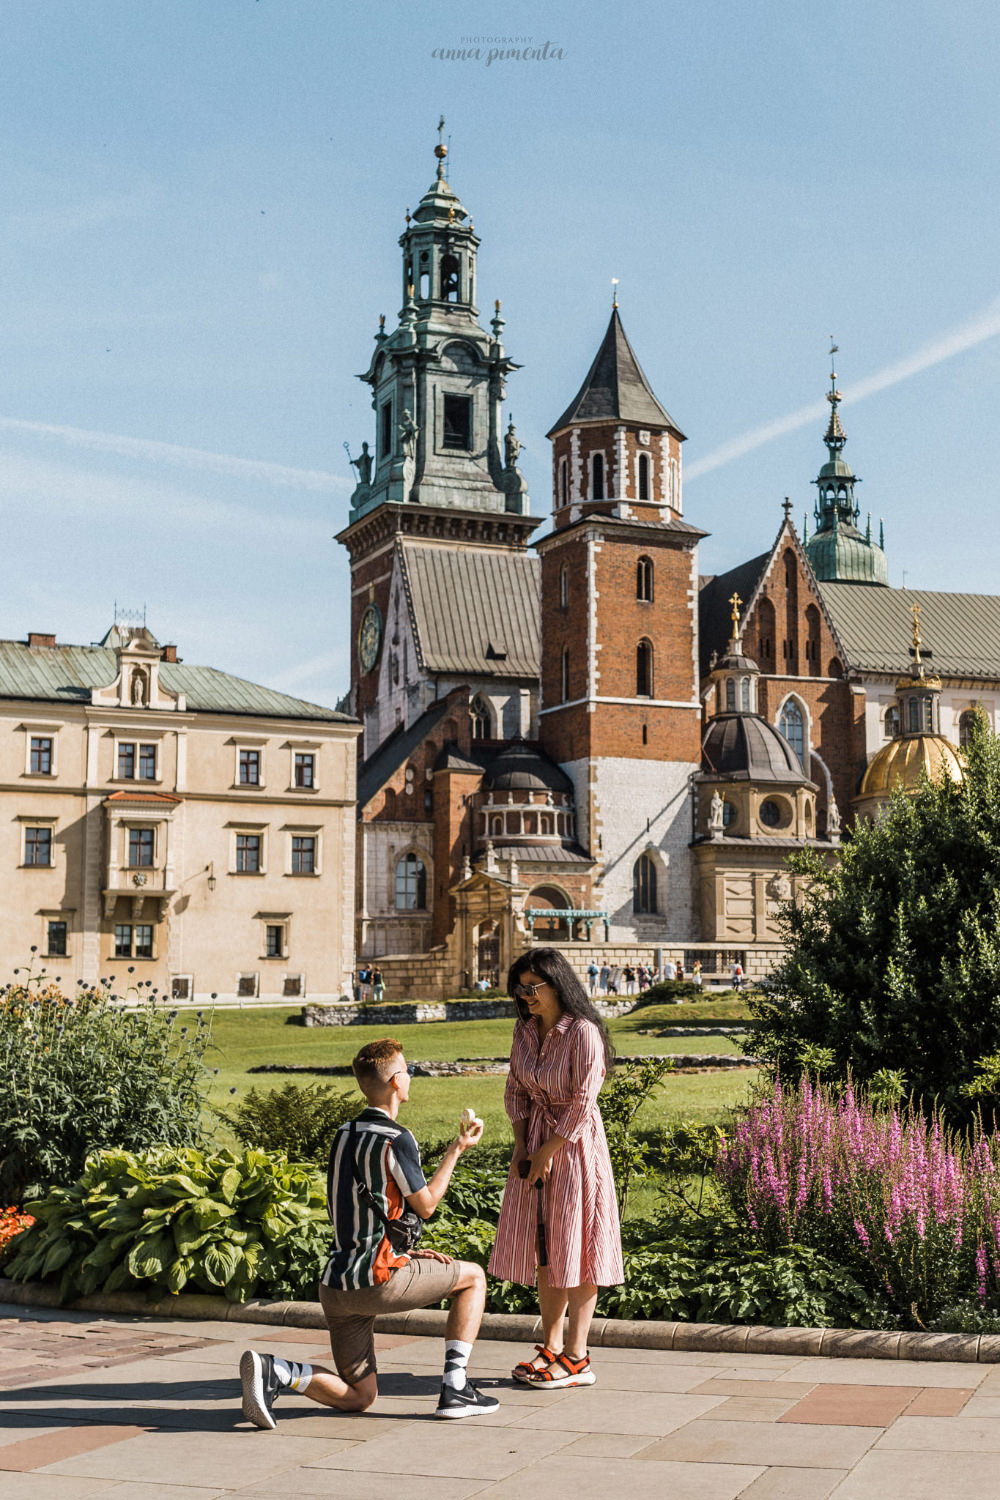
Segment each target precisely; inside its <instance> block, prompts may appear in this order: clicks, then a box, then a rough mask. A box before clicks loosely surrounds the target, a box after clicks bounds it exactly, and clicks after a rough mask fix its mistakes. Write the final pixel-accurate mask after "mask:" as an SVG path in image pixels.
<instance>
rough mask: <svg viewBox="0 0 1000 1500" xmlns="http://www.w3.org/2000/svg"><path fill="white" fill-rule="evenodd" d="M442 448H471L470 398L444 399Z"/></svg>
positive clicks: (447, 397) (452, 397)
mask: <svg viewBox="0 0 1000 1500" xmlns="http://www.w3.org/2000/svg"><path fill="white" fill-rule="evenodd" d="M441 446H442V448H464V449H469V448H471V447H472V397H471V396H452V395H449V394H448V393H446V394H445V398H444V432H443V433H442V437H441Z"/></svg>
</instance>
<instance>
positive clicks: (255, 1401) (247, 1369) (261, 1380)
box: [240, 1349, 281, 1429]
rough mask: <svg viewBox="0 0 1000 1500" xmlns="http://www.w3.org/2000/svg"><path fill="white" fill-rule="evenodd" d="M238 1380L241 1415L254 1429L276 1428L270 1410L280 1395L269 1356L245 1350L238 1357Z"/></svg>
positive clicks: (252, 1350)
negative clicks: (240, 1389)
mask: <svg viewBox="0 0 1000 1500" xmlns="http://www.w3.org/2000/svg"><path fill="white" fill-rule="evenodd" d="M240 1380H241V1382H242V1384H243V1415H244V1416H245V1417H246V1419H247V1421H248V1422H252V1423H253V1424H254V1426H255V1427H264V1428H267V1429H270V1428H272V1427H275V1426H277V1423H276V1422H275V1420H274V1412H273V1411H272V1410H271V1408H272V1407H273V1406H274V1403H275V1401H277V1399H278V1396H279V1395H280V1393H281V1386H280V1385H279V1383H278V1377H277V1375H275V1373H274V1360H273V1358H272V1357H271V1355H270V1354H258V1353H257V1351H256V1349H246V1350H245V1351H244V1352H243V1354H242V1355H241V1356H240Z"/></svg>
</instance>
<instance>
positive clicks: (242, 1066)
mask: <svg viewBox="0 0 1000 1500" xmlns="http://www.w3.org/2000/svg"><path fill="white" fill-rule="evenodd" d="M709 1003H710V1002H709ZM695 1008H696V1007H695V1006H684V1007H680V1006H677V1007H674V1006H655V1007H654V1006H650V1007H648V1008H647V1009H646V1010H644V1011H642V1010H641V1011H638V1012H637V1013H636V1015H635V1016H628V1017H625V1018H623V1019H622V1020H617V1021H613V1022H611V1033H612V1037H613V1038H614V1042H615V1046H616V1047H617V1048H618V1049H619V1051H621V1052H625V1053H629V1054H639V1053H643V1054H645V1053H651V1052H652V1053H656V1052H661V1053H665V1052H733V1051H737V1050H739V1044H738V1043H737V1044H734V1043H733V1042H732V1041H731V1040H730V1039H729V1038H728V1037H699V1036H690V1037H656V1036H648V1037H647V1036H639V1035H637V1031H638V1029H639V1028H640V1027H649V1028H650V1029H655V1028H656V1027H657V1026H659V1025H661V1024H664V1014H666V1017H667V1018H668V1019H667V1022H666V1024H674V1023H673V1013H674V1012H675V1011H680V1010H682V1009H683V1010H684V1011H685V1012H690V1011H693V1010H694V1009H695ZM698 1008H700V1007H698ZM291 1016H296V1019H297V1013H296V1012H294V1011H289V1010H285V1009H277V1008H276V1009H274V1010H271V1009H264V1010H253V1011H236V1010H225V1011H218V1012H217V1013H216V1015H215V1017H214V1019H213V1023H212V1034H213V1038H214V1042H215V1046H214V1048H213V1049H212V1050H211V1051H210V1052H209V1053H208V1055H207V1057H206V1061H207V1062H208V1064H209V1065H210V1066H211V1067H213V1068H218V1069H219V1072H218V1075H217V1076H216V1077H214V1078H213V1080H212V1088H211V1092H210V1095H209V1104H210V1105H214V1106H220V1107H223V1108H225V1107H226V1106H227V1105H230V1104H232V1103H233V1102H234V1096H233V1094H232V1093H231V1092H230V1091H231V1090H233V1089H235V1091H236V1097H239V1096H240V1095H242V1094H244V1093H245V1092H246V1091H247V1089H249V1088H257V1089H260V1090H264V1089H268V1088H273V1087H277V1086H280V1085H281V1084H282V1083H284V1082H286V1081H287V1080H288V1078H289V1076H290V1075H288V1074H281V1073H277V1074H268V1073H257V1074H253V1073H250V1072H249V1071H248V1070H249V1069H250V1068H251V1067H254V1066H255V1065H259V1064H261V1063H267V1062H274V1063H314V1064H317V1065H327V1064H336V1063H348V1062H350V1060H351V1058H352V1057H353V1056H354V1054H355V1053H356V1052H357V1051H358V1049H359V1048H360V1047H363V1046H364V1044H365V1042H369V1041H373V1040H374V1039H375V1038H376V1037H379V1036H384V1035H385V1034H386V1029H387V1028H386V1027H384V1026H344V1027H339V1026H337V1027H333V1026H331V1027H322V1026H315V1027H305V1026H299V1025H290V1024H289V1017H291ZM700 1019H705V1018H704V1017H701V1018H700ZM511 1029H512V1023H511V1022H510V1021H504V1020H499V1021H429V1022H425V1023H423V1024H422V1025H411V1026H394V1027H393V1028H392V1029H391V1031H392V1035H393V1036H395V1037H396V1038H397V1039H398V1040H399V1042H400V1043H401V1044H402V1046H403V1048H404V1050H405V1052H406V1055H407V1057H408V1058H409V1059H410V1060H414V1059H431V1058H433V1059H437V1060H440V1061H453V1060H455V1059H457V1058H467V1057H505V1056H506V1055H507V1053H508V1052H509V1050H510V1037H511ZM316 1076H317V1075H316V1074H308V1073H307V1074H305V1075H303V1077H302V1081H303V1082H311V1081H315V1080H316ZM755 1077H756V1072H755V1071H749V1070H748V1071H742V1070H741V1071H738V1072H736V1071H734V1072H731V1073H729V1072H726V1073H723V1072H717V1073H692V1074H677V1075H676V1076H673V1077H669V1078H668V1079H667V1081H666V1084H665V1085H664V1087H663V1089H662V1091H661V1092H660V1094H659V1096H658V1097H657V1099H656V1100H654V1101H653V1102H652V1103H651V1104H650V1105H648V1106H647V1107H646V1109H645V1110H644V1111H643V1115H642V1118H641V1123H642V1124H643V1125H656V1124H660V1123H666V1122H667V1121H669V1120H673V1119H678V1118H697V1119H702V1120H717V1119H720V1118H721V1117H722V1116H723V1115H724V1114H725V1112H726V1111H727V1110H728V1109H729V1108H731V1107H732V1105H734V1104H736V1103H738V1102H740V1100H742V1099H743V1098H744V1097H745V1096H746V1094H747V1091H748V1089H749V1087H750V1084H751V1081H752V1080H753V1079H754V1078H755ZM328 1081H329V1082H330V1083H331V1084H332V1085H333V1086H334V1087H335V1088H344V1089H349V1088H353V1082H352V1080H351V1079H350V1078H349V1077H345V1078H338V1077H334V1078H331V1079H329V1080H328ZM503 1091H504V1080H503V1078H415V1079H414V1080H413V1083H412V1086H411V1093H410V1103H409V1105H408V1106H407V1109H406V1123H407V1125H408V1126H409V1127H410V1129H412V1131H413V1133H414V1134H415V1135H416V1136H417V1138H418V1139H420V1140H423V1141H433V1140H440V1139H442V1138H444V1137H447V1136H450V1135H453V1134H454V1132H455V1130H456V1128H457V1124H458V1119H459V1116H460V1115H461V1113H462V1110H463V1109H464V1108H465V1106H466V1105H469V1106H470V1107H471V1108H473V1109H475V1111H476V1113H477V1114H479V1115H481V1116H482V1117H483V1119H484V1121H485V1122H486V1130H487V1136H488V1138H489V1139H492V1140H508V1139H510V1125H509V1122H508V1120H507V1116H506V1115H505V1114H504V1109H503ZM215 1130H216V1135H217V1138H218V1140H219V1142H220V1144H224V1143H228V1142H230V1141H231V1140H232V1137H231V1135H230V1132H229V1130H228V1128H227V1127H226V1126H225V1125H222V1124H221V1123H219V1122H215Z"/></svg>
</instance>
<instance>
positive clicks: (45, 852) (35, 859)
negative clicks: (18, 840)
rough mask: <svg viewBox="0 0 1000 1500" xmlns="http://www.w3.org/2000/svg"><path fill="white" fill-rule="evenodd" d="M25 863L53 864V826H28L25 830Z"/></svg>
mask: <svg viewBox="0 0 1000 1500" xmlns="http://www.w3.org/2000/svg"><path fill="white" fill-rule="evenodd" d="M24 863H25V864H26V865H51V864H52V829H51V828H26V829H25V830H24Z"/></svg>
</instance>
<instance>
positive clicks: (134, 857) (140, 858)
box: [128, 828, 154, 870]
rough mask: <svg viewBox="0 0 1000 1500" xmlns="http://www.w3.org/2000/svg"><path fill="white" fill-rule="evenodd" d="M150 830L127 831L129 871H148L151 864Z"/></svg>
mask: <svg viewBox="0 0 1000 1500" xmlns="http://www.w3.org/2000/svg"><path fill="white" fill-rule="evenodd" d="M153 838H154V832H153V829H152V828H130V829H129V831H128V865H129V869H130V870H148V869H151V868H152V864H153Z"/></svg>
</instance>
